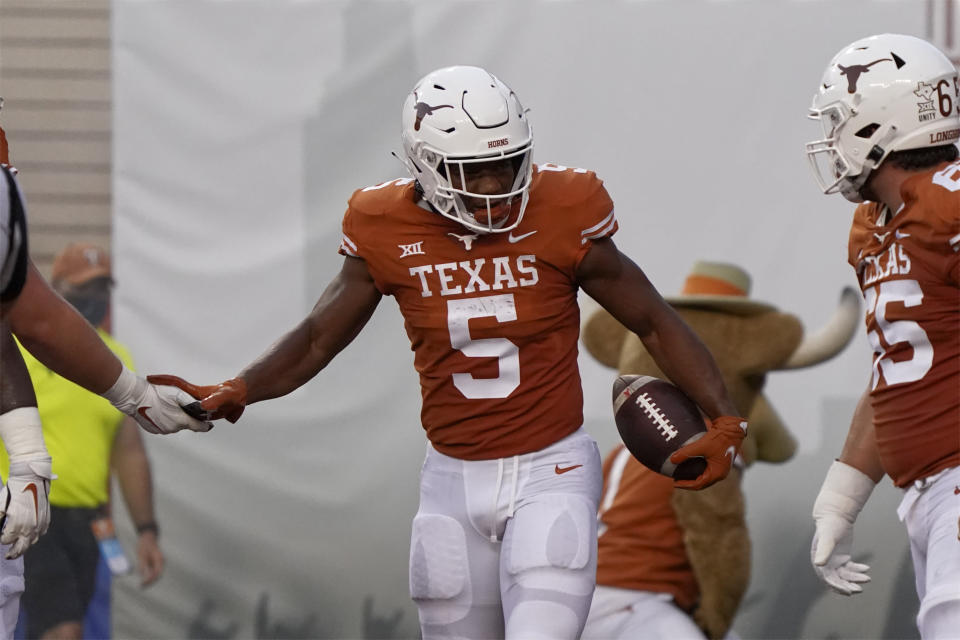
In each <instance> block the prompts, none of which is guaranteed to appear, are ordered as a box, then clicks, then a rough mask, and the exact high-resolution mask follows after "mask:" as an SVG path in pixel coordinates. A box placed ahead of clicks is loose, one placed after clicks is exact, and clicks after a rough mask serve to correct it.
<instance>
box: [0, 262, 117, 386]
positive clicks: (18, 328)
mask: <svg viewBox="0 0 960 640" xmlns="http://www.w3.org/2000/svg"><path fill="white" fill-rule="evenodd" d="M5 318H6V320H7V321H8V322H9V323H10V328H11V329H12V331H13V333H14V334H15V335H16V336H17V338H18V339H19V340H20V343H21V344H23V346H24V347H25V348H26V349H27V351H29V352H30V353H32V354H33V355H34V356H35V357H36V358H37V360H39V361H40V362H42V363H43V364H44V365H46V366H47V367H48V368H50V369H52V370H54V371H56V372H57V373H59V374H60V375H61V376H63V377H64V378H66V379H67V380H70V381H71V382H75V383H76V384H78V385H80V386H81V387H83V388H85V389H88V390H90V391H93V392H94V393H99V394H102V393H103V392H105V391H106V390H107V389H109V388H110V387H111V386H112V385H113V383H114V382H115V381H116V380H117V376H119V375H120V370H121V368H122V366H123V365H122V364H121V362H120V360H119V359H118V358H117V357H116V356H115V355H114V354H113V352H112V351H110V349H109V348H108V347H107V345H105V344H104V343H103V340H101V339H100V336H99V335H97V332H96V331H94V329H93V327H91V326H90V323H88V322H87V321H86V320H85V319H84V318H83V316H81V315H80V314H79V313H77V311H76V309H74V308H73V307H72V306H71V305H70V303H69V302H67V301H66V300H64V299H63V298H61V297H60V295H59V294H57V292H55V291H54V290H53V289H52V288H51V287H50V285H48V284H47V282H46V280H44V279H43V276H41V275H40V273H39V272H38V271H37V268H36V267H35V266H34V265H33V263H32V262H31V263H30V266H29V269H28V271H27V281H26V284H24V286H23V291H21V292H20V295H19V296H18V297H17V299H16V300H15V301H14V302H13V303H12V304H11V305H10V308H9V310H8V311H7V313H6V316H5Z"/></svg>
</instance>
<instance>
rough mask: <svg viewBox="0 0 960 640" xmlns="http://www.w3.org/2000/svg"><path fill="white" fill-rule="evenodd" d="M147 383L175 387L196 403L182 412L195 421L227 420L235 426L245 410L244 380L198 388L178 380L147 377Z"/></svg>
mask: <svg viewBox="0 0 960 640" xmlns="http://www.w3.org/2000/svg"><path fill="white" fill-rule="evenodd" d="M147 382H150V383H151V384H158V385H164V386H168V387H177V388H178V389H181V390H182V391H186V392H187V393H189V394H190V395H192V396H193V397H194V398H196V399H197V400H199V402H191V403H190V404H188V405H184V407H183V410H184V411H186V412H187V413H188V414H190V415H191V416H193V417H194V418H196V419H197V420H204V421H206V420H219V419H220V418H226V419H227V420H229V421H230V422H236V421H237V420H239V419H240V415H241V414H242V413H243V408H244V407H246V406H247V383H246V382H244V381H243V378H231V379H230V380H227V381H226V382H221V383H220V384H211V385H207V386H201V385H196V384H191V383H189V382H187V381H186V380H184V379H183V378H179V377H177V376H171V375H153V376H147Z"/></svg>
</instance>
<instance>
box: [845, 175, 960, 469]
mask: <svg viewBox="0 0 960 640" xmlns="http://www.w3.org/2000/svg"><path fill="white" fill-rule="evenodd" d="M901 193H902V194H903V199H904V204H903V206H902V208H901V209H900V210H899V211H898V212H897V213H896V214H895V215H893V216H892V217H891V218H890V219H889V220H884V219H883V218H881V216H885V211H884V210H883V209H884V208H883V206H882V205H880V204H877V203H874V202H868V203H866V204H862V205H860V206H859V207H858V208H857V211H856V214H855V215H854V222H853V227H852V228H851V231H850V243H849V261H850V264H851V265H853V267H854V268H855V269H856V270H857V278H858V279H859V281H860V288H861V289H862V290H863V296H864V300H865V301H866V306H867V313H866V324H867V337H868V339H869V341H870V344H871V346H872V347H873V350H874V361H873V379H872V381H871V392H870V395H871V402H872V405H873V409H874V424H875V425H876V434H877V446H878V448H879V452H880V457H881V460H882V463H883V467H884V470H885V471H886V472H887V473H888V474H889V475H890V477H891V479H892V480H893V481H894V483H895V484H896V485H897V486H899V487H903V486H906V485H908V484H910V483H911V482H913V481H914V480H916V479H918V478H923V477H926V476H929V475H932V474H934V473H936V472H937V471H940V470H941V469H945V468H947V467H953V466H957V465H958V464H960V439H958V437H957V434H958V433H960V393H958V389H960V331H958V325H957V323H958V318H960V295H958V290H957V287H958V285H960V163H953V164H946V163H944V164H942V165H940V166H939V167H937V168H935V169H933V170H931V171H928V172H924V173H921V174H918V175H915V176H912V177H911V178H909V179H908V180H907V181H906V182H905V183H904V185H903V187H902V189H901Z"/></svg>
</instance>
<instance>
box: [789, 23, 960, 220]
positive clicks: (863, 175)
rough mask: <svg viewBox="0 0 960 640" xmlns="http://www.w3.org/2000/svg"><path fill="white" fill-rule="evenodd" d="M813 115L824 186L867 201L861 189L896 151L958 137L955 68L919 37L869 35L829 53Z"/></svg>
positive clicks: (811, 153) (813, 145) (813, 160)
mask: <svg viewBox="0 0 960 640" xmlns="http://www.w3.org/2000/svg"><path fill="white" fill-rule="evenodd" d="M809 117H810V118H812V119H814V120H819V121H820V124H821V126H822V128H823V134H824V137H823V139H821V140H815V141H813V142H808V143H807V145H806V151H807V158H808V160H809V161H810V165H811V167H812V169H813V173H814V176H815V177H816V179H817V182H818V183H819V185H820V188H821V189H822V190H823V192H824V193H842V194H843V196H844V197H845V198H847V199H848V200H850V201H851V202H863V196H862V195H861V194H860V190H861V189H862V187H863V185H864V183H866V181H867V178H868V177H869V176H870V172H871V171H873V170H874V169H876V168H877V167H878V166H879V165H880V163H881V162H883V160H884V159H885V158H886V157H887V156H888V155H889V154H890V153H891V152H894V151H903V150H905V149H921V148H924V147H934V146H939V145H944V144H949V143H952V142H956V141H957V140H958V138H960V81H958V78H957V69H956V67H954V66H953V63H951V62H950V60H949V59H947V57H946V56H945V55H944V54H943V53H942V52H941V51H940V50H939V49H937V48H936V47H934V46H933V45H932V44H930V43H929V42H926V41H925V40H921V39H920V38H915V37H913V36H907V35H898V34H889V33H887V34H882V35H876V36H871V37H869V38H863V39H862V40H857V41H856V42H854V43H853V44H850V45H848V46H847V47H845V48H844V49H843V50H842V51H840V52H839V53H838V54H837V55H835V56H834V57H833V60H831V61H830V64H829V65H828V66H827V69H826V71H824V73H823V79H822V80H821V83H820V88H819V90H818V91H817V93H816V94H815V95H814V96H813V104H812V106H811V107H810V114H809Z"/></svg>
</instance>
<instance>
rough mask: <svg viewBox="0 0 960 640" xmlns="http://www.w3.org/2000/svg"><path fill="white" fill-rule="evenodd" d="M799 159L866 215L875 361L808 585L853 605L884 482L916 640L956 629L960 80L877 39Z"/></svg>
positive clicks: (833, 84)
mask: <svg viewBox="0 0 960 640" xmlns="http://www.w3.org/2000/svg"><path fill="white" fill-rule="evenodd" d="M810 114H811V117H812V118H814V119H817V120H819V121H820V122H821V124H822V125H823V129H824V133H825V137H824V139H822V140H818V141H816V142H811V143H809V144H807V154H808V156H809V157H810V160H811V164H812V166H813V167H814V172H815V174H816V177H817V180H818V182H819V183H820V186H821V188H822V189H823V191H824V193H837V192H839V193H842V194H843V195H844V197H846V198H847V199H848V200H850V201H852V202H862V203H863V204H861V205H860V206H859V207H857V210H856V212H855V213H854V217H853V227H852V228H851V230H850V242H849V256H848V259H849V262H850V264H851V265H852V266H853V268H854V269H855V270H856V273H857V279H858V280H859V281H860V287H861V289H862V290H863V297H864V300H865V301H866V303H867V314H866V325H867V337H868V339H869V341H870V344H871V345H872V346H873V350H874V357H873V365H872V367H871V371H870V378H869V380H868V383H867V390H866V392H865V393H864V395H863V397H862V398H861V400H860V403H859V404H858V406H857V408H856V411H855V412H854V415H853V421H852V423H851V425H850V432H849V434H848V435H847V440H846V443H845V444H844V447H843V451H842V453H841V455H840V458H839V459H838V460H837V461H836V462H834V463H833V465H832V466H831V467H830V470H829V471H828V472H827V476H826V479H825V480H824V482H823V487H822V488H821V490H820V494H819V495H818V496H817V500H816V503H815V504H814V507H813V517H814V520H815V521H816V533H815V534H814V538H813V546H812V549H811V558H812V561H813V565H814V570H815V571H816V572H817V574H818V575H819V576H820V577H821V578H822V579H823V580H824V581H825V582H826V583H827V584H828V585H829V586H830V587H831V588H832V589H834V590H835V591H837V592H839V593H842V594H844V595H851V594H855V593H859V592H860V591H861V590H862V587H861V586H860V585H861V584H862V583H865V582H868V581H869V580H870V578H869V576H868V575H867V570H868V568H869V567H867V565H864V564H860V563H857V562H854V561H853V560H852V559H851V555H850V554H851V544H852V541H853V524H854V521H855V520H856V518H857V514H858V513H859V512H860V509H861V508H862V507H863V504H864V503H865V502H866V501H867V499H868V498H869V496H870V492H871V491H872V490H873V487H874V485H875V484H876V483H877V482H878V481H879V480H880V478H882V477H883V475H884V474H888V475H889V476H890V478H891V479H892V480H893V482H894V484H895V485H896V486H898V487H901V488H903V489H905V490H906V493H905V495H904V497H903V501H902V502H901V504H900V507H899V509H898V510H897V513H898V515H899V517H900V519H901V520H902V521H903V522H904V523H905V524H906V526H907V532H908V534H909V536H910V550H911V554H912V556H913V565H914V572H915V574H916V583H917V593H918V595H919V596H920V611H919V613H918V615H917V625H918V627H919V629H920V635H921V637H923V638H925V639H929V638H948V637H949V638H955V637H956V635H957V633H958V630H960V583H958V576H960V539H958V537H960V531H958V527H960V324H958V323H960V320H958V319H960V289H958V286H960V253H958V252H960V162H958V150H957V147H956V145H955V143H956V141H957V139H958V138H960V80H958V77H957V69H956V67H954V65H953V64H952V63H951V62H950V61H949V60H948V59H947V57H946V56H944V55H943V53H941V52H940V51H939V50H938V49H936V48H935V47H934V46H932V45H931V44H929V43H927V42H925V41H923V40H920V39H918V38H914V37H911V36H904V35H894V34H883V35H878V36H873V37H869V38H865V39H863V40H858V41H857V42H854V43H853V44H851V45H849V46H848V47H846V48H844V49H843V50H842V51H840V53H838V54H837V55H836V56H835V57H834V58H833V60H832V61H831V62H830V64H829V66H828V67H827V70H826V72H825V73H824V75H823V80H822V83H821V86H820V89H819V90H818V91H817V93H816V95H815V96H814V98H813V106H812V108H811V111H810Z"/></svg>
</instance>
